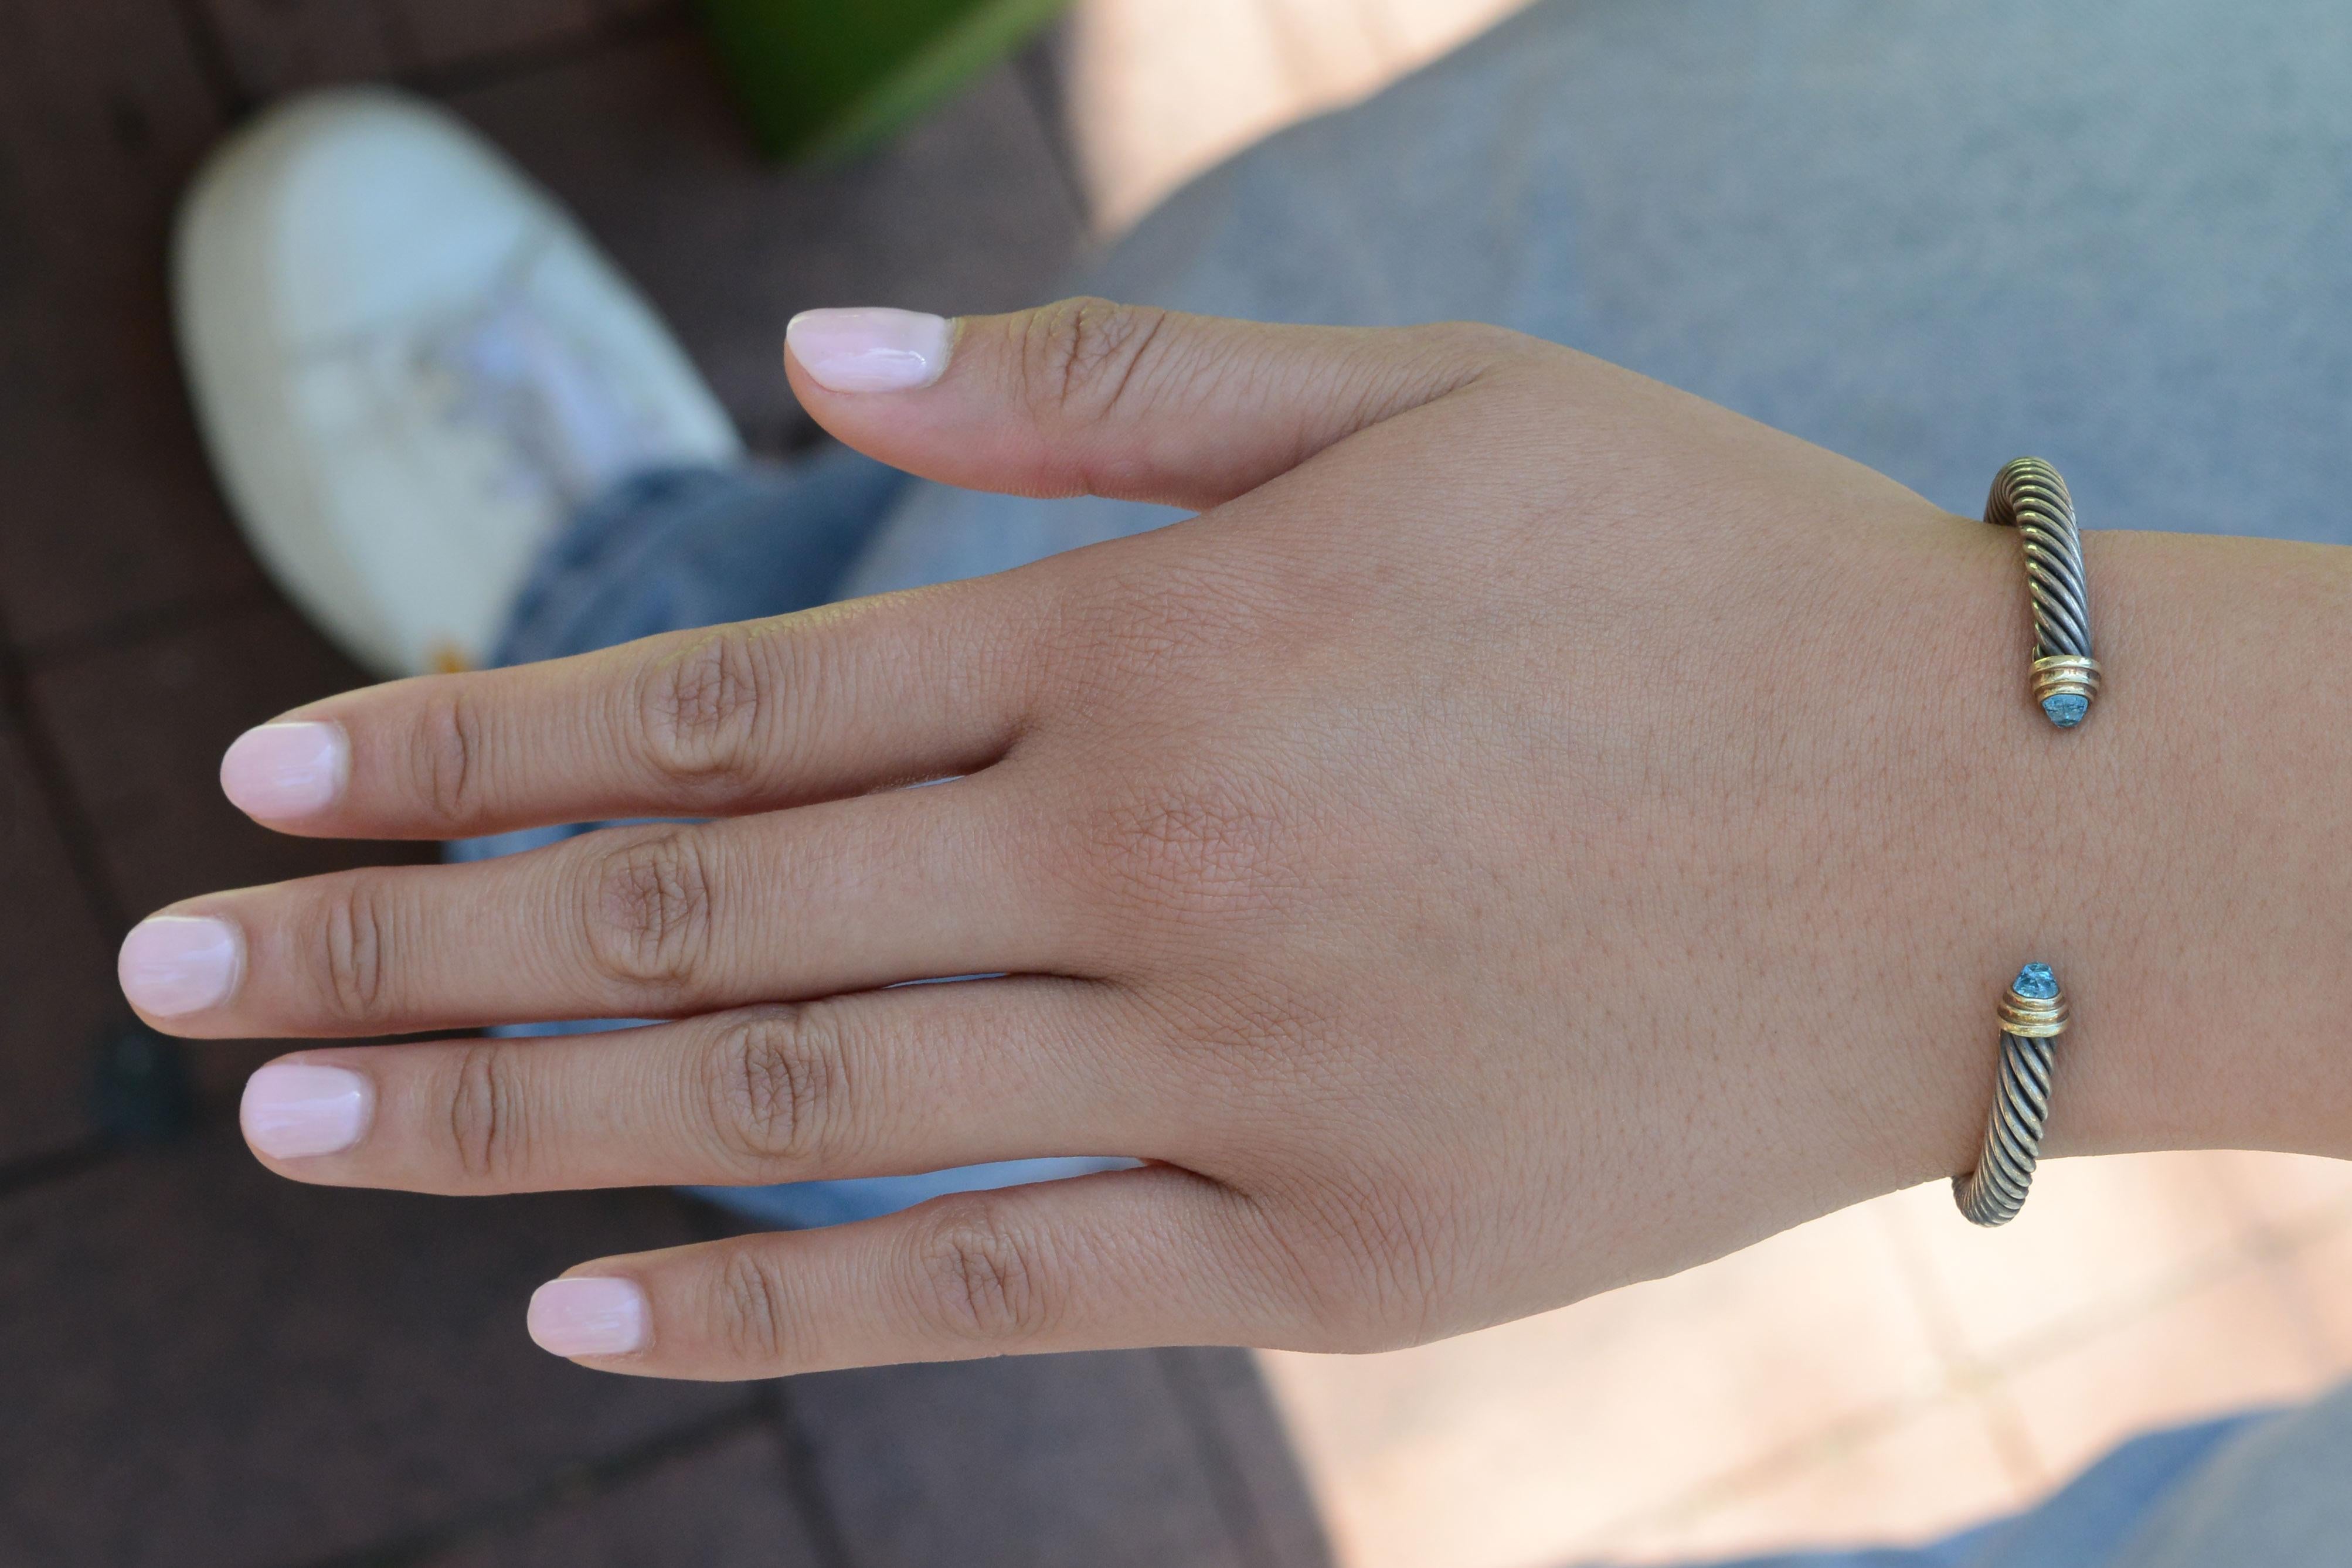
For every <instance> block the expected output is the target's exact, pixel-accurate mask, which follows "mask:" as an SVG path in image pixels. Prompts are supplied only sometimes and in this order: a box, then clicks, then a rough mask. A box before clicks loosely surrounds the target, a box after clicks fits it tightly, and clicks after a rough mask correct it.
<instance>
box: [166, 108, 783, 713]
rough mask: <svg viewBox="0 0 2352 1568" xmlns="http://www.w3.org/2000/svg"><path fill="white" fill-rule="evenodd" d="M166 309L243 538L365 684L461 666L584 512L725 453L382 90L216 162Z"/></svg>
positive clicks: (434, 134) (663, 369) (502, 168)
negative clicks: (554, 539) (624, 488)
mask: <svg viewBox="0 0 2352 1568" xmlns="http://www.w3.org/2000/svg"><path fill="white" fill-rule="evenodd" d="M173 310H174V314H175V316H176V317H177V319H178V327H179V336H180V353H181V359H182V361H183V363H184V365H185V367H186V372H187V377H188V383H189V388H190V392H191V394H192V396H193V398H194V402H195V406H196V415H197V421H198V423H199V424H200V425H201V427H202V428H203V431H204V434H205V444H206V446H207V447H208V448H209V450H210V452H211V454H212V460H213V465H214V467H215V470H217V472H218V473H219V475H220V478H221V483H222V486H223V487H224V488H225V489H226V491H227V493H228V497H229V502H230V505H231V506H232V507H234V508H235V510H236V515H237V517H238V518H239V520H240V521H241V522H242V523H243V525H244V528H245V532H246V536H247V538H248V539H249V540H250V541H251V542H252V545H253V547H254V549H255V551H256V552H257V554H258V555H259V556H260V557H261V559H262V561H263V563H264V564H265V565H266V566H267V567H268V570H269V571H270V574H271V575H272V576H273V577H275V578H276V579H277V580H278V583H279V585H280V586H281V587H283V588H284V589H285V590H286V591H287V592H288V593H289V595H291V596H292V598H293V599H294V601H295V602H296V603H297V604H299V606H301V608H302V609H303V610H304V611H305V612H307V613H308V614H309V615H310V617H311V619H312V620H313V621H314V622H317V623H318V624H319V625H320V628H321V629H323V630H324V631H325V632H327V633H328V634H329V635H330V636H331V637H333V638H334V639H335V640H336V641H337V642H338V643H341V645H342V646H343V647H344V648H345V649H346V650H347V651H348V652H350V653H352V655H353V656H354V657H356V658H358V659H359V660H360V662H361V663H362V664H366V665H367V666H369V667H370V668H371V669H373V670H374V671H376V672H378V673H379V674H415V673H418V672H421V671H425V670H431V669H452V668H466V667H470V666H472V665H474V664H479V663H480V662H481V661H482V660H483V658H484V656H485V655H486V654H487V653H488V650H489V647H490V644H491V643H492V642H493V641H494V640H495V639H496V637H497V635H498V632H499V628H500V626H501V624H502V623H503V622H504V620H505V617H506V614H507V611H508V607H509V603H510V601H512V599H513V596H514V594H515V591H517V589H519V588H520V586H521V582H522V579H523V576H524V574H525V573H526V572H527V571H528V570H529V569H530V562H531V560H532V558H533V556H534V554H535V552H536V551H537V550H538V549H539V548H540V547H541V545H542V544H543V543H544V542H545V541H546V540H547V539H548V538H550V537H551V535H553V534H554V533H555V531H556V530H557V529H559V528H562V525H563V523H564V522H565V520H566V519H567V518H568V517H570V516H571V515H572V511H573V510H574V509H575V508H576V507H579V506H580V504H581V503H582V502H583V501H585V500H586V499H587V498H588V497H591V496H593V494H595V493H596V492H597V491H598V490H600V489H602V488H604V486H606V485H608V484H610V483H612V482H613V481H614V480H615V479H618V478H621V477H623V476H625V475H627V474H630V473H632V472H635V471H638V470H641V469H644V468H647V467H652V466H656V465H663V464H670V463H726V462H730V461H732V460H734V459H736V458H739V457H740V455H741V453H742V444H741V442H740V440H739V439H738V438H737V436H736V434H735V430H734V427H733V426H732V424H730V423H729V421H728V418H727V414H726V413H725V411H724V410H722V409H721V408H720V407H719V402H718V400H717V399H716V398H714V397H712V396H711V394H710V391H709V388H708V387H707V386H705V385H704V384H703V382H702V380H701V378H700V377H699V376H698V374H697V373H696V371H695V370H694V367H693V365H692V364H691V363H690V362H688V360H687V357H686V355H685V353H684V352H683V351H682V350H679V348H678V346H677V343H676V342H675V341H674V340H672V339H671V338H670V335H669V333H668V331H667V329H665V328H664V327H663V326H662V324H661V322H660V320H659V319H657V318H656V316H655V315H654V313H653V311H652V310H651V309H650V308H648V307H647V306H646V303H645V301H644V300H643V299H642V298H639V296H638V295H637V292H636V290H635V289H634V288H633V287H630V285H629V283H628V281H627V280H626V279H625V278H624V277H622V276H621V275H620V273H619V272H618V271H617V270H615V269H614V267H613V266H612V264H611V263H610V262H608V261H607V260H606V259H605V258H604V256H603V255H602V254H601V253H600V252H599V251H598V250H597V249H596V247H595V246H594V245H593V243H592V242H591V241H590V240H589V239H588V238H587V236H586V235H583V234H582V233H581V231H580V229H579V228H578V226H577V225H574V224H573V223H572V220H571V218H570V217H569V216H568V215H567V214H565V213H564V212H563V211H562V208H560V207H559V206H558V205H557V204H555V202H554V201H553V199H552V198H551V197H550V196H548V195H547V194H546V193H544V192H542V191H541V190H540V189H539V188H538V187H537V186H536V185H534V184H532V183H530V180H529V179H528V178H527V177H525V176H524V175H523V174H522V173H521V172H520V171H519V170H517V169H516V168H515V167H514V166H513V165H512V164H511V163H509V162H508V161H507V160H506V158H505V157H504V156H503V155H502V154H500V153H499V152H498V151H497V150H496V149H495V148H493V147H491V146H490V145H489V144H488V142H486V141H483V140H482V139H481V138H480V137H479V136H477V135H476V134H475V133H474V132H473V131H470V130H468V129H467V127H466V126H465V125H464V124H463V123H462V122H461V121H459V120H457V118H456V117H455V116H454V115H451V114H449V113H447V112H446V110H440V109H437V108H435V107H433V106H431V105H428V104H425V103H424V102H421V101H419V100H417V99H413V98H410V97H408V96H406V95H404V94H401V93H397V92H393V91H390V90H387V89H376V88H362V89H332V90H329V91H323V92H315V93H310V94H307V95H305V96H303V97H300V98H298V99H293V100H291V101H289V102H288V103H285V104H283V105H280V106H279V107H278V108H275V109H273V110H269V111H268V113H266V114H264V115H262V116H261V117H260V118H259V119H258V120H256V121H255V122H254V123H253V124H251V125H250V126H247V128H245V129H244V130H242V131H239V132H238V133H237V134H236V135H235V136H234V137H232V138H230V140H229V141H226V143H224V144H223V145H222V146H221V147H220V148H219V149H218V150H217V151H216V152H214V154H213V156H212V158H211V159H210V161H209V162H207V163H206V165H205V169H204V171H203V172H202V173H200V174H199V175H198V176H197V178H196V180H195V182H194V184H193V185H192V186H191V187H190V189H189V191H188V193H187V195H186V198H185V199H184V202H183V203H182V204H181V208H180V215H179V227H178V233H177V235H176V236H175V241H174V245H173Z"/></svg>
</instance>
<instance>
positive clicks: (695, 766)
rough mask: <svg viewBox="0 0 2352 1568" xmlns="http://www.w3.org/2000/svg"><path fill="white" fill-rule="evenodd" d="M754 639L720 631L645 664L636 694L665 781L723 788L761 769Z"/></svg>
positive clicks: (760, 698)
mask: <svg viewBox="0 0 2352 1568" xmlns="http://www.w3.org/2000/svg"><path fill="white" fill-rule="evenodd" d="M763 664H764V662H763V660H762V658H761V653H760V645H759V643H757V642H755V633H754V632H751V631H749V630H746V629H744V628H741V627H734V626H730V627H722V628H720V629H719V630H717V631H714V632H709V633H708V634H707V635H704V636H701V637H698V638H696V639H695V640H694V641H692V642H691V643H688V644H687V645H686V646H685V647H683V648H681V649H679V650H677V652H675V653H670V654H668V655H667V656H665V657H663V658H661V659H659V660H657V661H656V662H655V663H654V664H652V665H650V666H648V667H647V669H646V674H645V675H644V676H643V677H642V680H641V682H640V685H639V687H638V693H637V720H638V730H639V733H640V734H642V735H643V737H644V738H645V747H646V756H647V758H649V759H650V760H651V762H652V764H653V766H654V767H655V768H656V769H657V770H658V771H659V772H660V773H661V774H662V775H663V776H664V777H665V778H667V779H673V780H675V781H677V782H680V783H685V784H689V785H703V786H708V787H710V788H713V789H727V788H730V787H733V786H740V785H742V784H745V783H748V782H750V781H751V778H752V777H753V775H754V774H755V773H756V771H757V768H758V758H759V747H760V740H761V732H762V725H763V722H764V719H765V717H766V714H767V710H768V706H769V705H768V701H767V694H768V691H769V689H770V687H771V685H772V682H771V681H769V680H768V679H767V678H766V673H765V670H764V667H763Z"/></svg>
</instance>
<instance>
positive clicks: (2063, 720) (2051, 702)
mask: <svg viewBox="0 0 2352 1568" xmlns="http://www.w3.org/2000/svg"><path fill="white" fill-rule="evenodd" d="M2090 711H2091V699H2090V698H2088V697H2086V696H2084V695H2081V694H2080V693H2077V692H2060V693H2058V694H2057V695H2054V696H2046V697H2043V698H2042V712H2043V713H2045V714H2048V715H2049V716H2050V722H2051V723H2052V724H2054V725H2056V726H2057V727H2059V728H2060V729H2072V728H2074V727H2075V726H2076V725H2078V724H2080V723H2082V722H2083V716H2084V714H2086V713H2089V712H2090Z"/></svg>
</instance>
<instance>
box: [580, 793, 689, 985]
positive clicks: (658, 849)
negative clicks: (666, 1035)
mask: <svg viewBox="0 0 2352 1568" xmlns="http://www.w3.org/2000/svg"><path fill="white" fill-rule="evenodd" d="M710 902H711V892H710V876H709V866H708V864H707V862H706V859H705V852H704V850H703V847H702V841H701V839H700V838H699V836H698V834H697V833H696V832H695V831H694V830H693V829H691V828H672V829H668V830H666V831H655V832H652V833H648V834H646V835H643V836H635V835H631V836H629V837H628V838H627V840H626V841H624V842H623V843H621V844H619V845H617V846H616V847H614V848H612V849H608V850H605V851H604V852H602V854H601V856H600V857H599V858H598V859H597V860H596V861H595V862H593V865H592V867H591V874H590V876H589V878H588V905H589V907H588V920H587V925H588V946H589V952H590V953H591V955H592V956H593V958H594V961H595V963H596V965H597V967H599V968H600V969H601V970H602V971H603V972H604V974H605V975H607V976H609V977H612V978H614V979H616V980H620V981H622V982H624V983H626V984H631V985H639V986H646V987H651V988H657V989H678V988H684V987H685V986H686V985H687V984H688V981H690V980H691V979H692V977H693V976H694V974H695V972H696V969H697V967H698V965H699V964H700V963H701V961H702V958H703V956H704V955H705V954H706V953H707V952H708V951H709V945H710V929H711V917H710Z"/></svg>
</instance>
